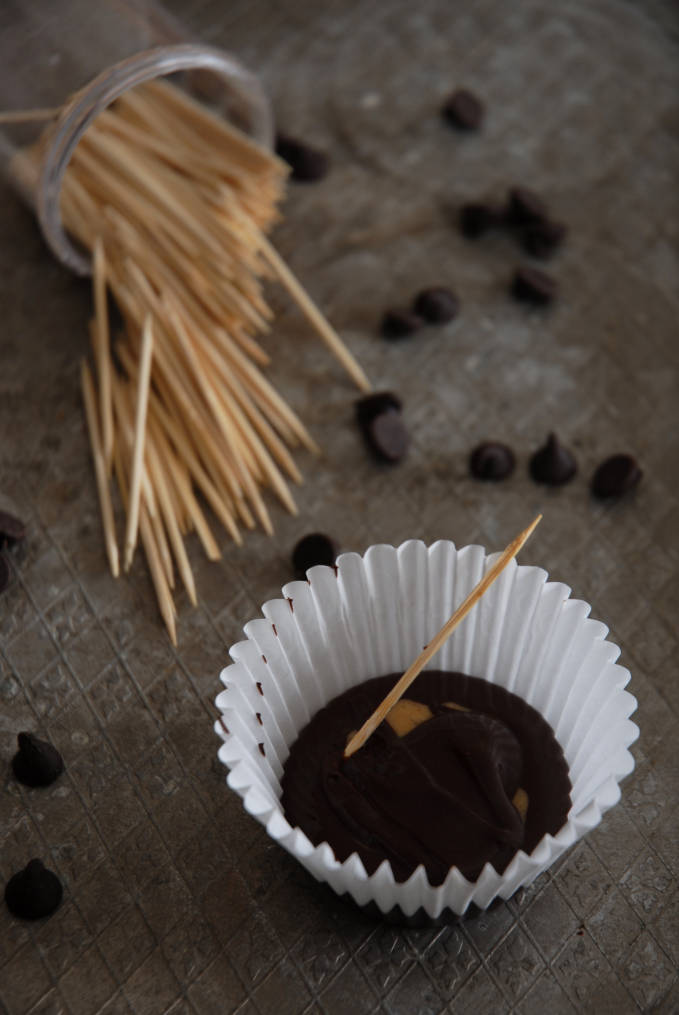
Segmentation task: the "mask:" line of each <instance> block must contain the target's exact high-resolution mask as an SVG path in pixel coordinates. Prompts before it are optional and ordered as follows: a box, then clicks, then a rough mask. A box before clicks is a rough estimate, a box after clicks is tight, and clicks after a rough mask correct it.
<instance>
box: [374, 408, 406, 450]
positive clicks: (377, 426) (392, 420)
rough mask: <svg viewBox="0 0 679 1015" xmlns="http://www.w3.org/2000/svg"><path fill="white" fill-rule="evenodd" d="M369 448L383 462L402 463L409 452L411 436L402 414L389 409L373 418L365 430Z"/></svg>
mask: <svg viewBox="0 0 679 1015" xmlns="http://www.w3.org/2000/svg"><path fill="white" fill-rule="evenodd" d="M363 432H364V435H365V438H366V441H367V443H368V446H369V447H370V448H371V450H372V451H373V453H374V454H375V455H376V456H377V457H378V458H379V459H381V460H382V461H383V462H390V463H396V462H400V461H401V460H402V459H403V458H404V457H405V454H406V452H407V450H408V445H409V444H410V434H409V433H408V430H407V429H406V426H405V423H404V422H403V418H402V416H401V413H400V412H396V410H394V409H387V411H386V412H380V413H379V414H378V415H377V416H373V418H372V419H371V420H370V422H369V423H368V424H367V425H366V426H365V428H364V431H363Z"/></svg>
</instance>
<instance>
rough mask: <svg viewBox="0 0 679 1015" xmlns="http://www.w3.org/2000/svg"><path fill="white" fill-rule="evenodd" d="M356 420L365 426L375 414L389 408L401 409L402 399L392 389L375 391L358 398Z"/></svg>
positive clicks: (377, 414)
mask: <svg viewBox="0 0 679 1015" xmlns="http://www.w3.org/2000/svg"><path fill="white" fill-rule="evenodd" d="M355 404H356V420H357V422H358V424H359V426H365V425H366V423H369V422H370V420H371V419H374V418H375V416H379V414H380V413H381V412H385V411H386V410H387V409H396V411H397V412H400V411H401V408H402V406H401V399H400V398H399V397H398V395H395V394H394V393H393V392H392V391H373V392H372V393H371V394H370V395H364V396H363V397H362V398H358V399H357V400H356V403H355Z"/></svg>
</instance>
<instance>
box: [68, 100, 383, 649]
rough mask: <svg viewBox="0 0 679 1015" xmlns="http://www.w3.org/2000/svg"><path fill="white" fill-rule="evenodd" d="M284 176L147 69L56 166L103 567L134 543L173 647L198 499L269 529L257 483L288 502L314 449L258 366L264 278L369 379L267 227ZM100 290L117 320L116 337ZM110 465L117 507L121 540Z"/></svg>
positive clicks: (228, 520)
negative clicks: (83, 305)
mask: <svg viewBox="0 0 679 1015" xmlns="http://www.w3.org/2000/svg"><path fill="white" fill-rule="evenodd" d="M286 176H287V166H286V165H285V163H283V162H281V161H280V160H279V159H278V158H277V157H276V156H275V155H273V154H272V153H271V152H269V151H267V150H265V149H263V148H262V147H260V146H259V145H257V144H256V143H255V142H254V141H252V140H251V139H250V138H248V137H247V136H246V135H244V134H242V133H240V132H239V131H238V130H237V129H235V128H234V127H232V126H231V125H229V124H228V123H226V122H225V121H223V120H222V119H221V118H220V117H218V116H216V115H214V114H212V113H211V112H210V111H208V110H207V109H206V108H205V107H203V106H202V105H200V104H198V103H196V102H195V101H194V100H193V99H191V98H190V97H189V96H187V95H186V94H185V93H184V92H182V91H181V90H180V89H178V88H177V87H175V86H174V85H171V84H169V83H167V82H163V81H154V82H150V83H147V84H144V85H141V86H139V87H138V88H136V89H134V90H133V91H130V92H128V93H126V94H125V95H123V96H122V97H121V98H119V99H118V100H117V101H116V103H115V105H114V106H112V107H111V108H109V109H107V110H106V111H105V112H103V113H102V114H101V115H100V116H99V117H98V118H97V120H96V121H95V122H94V124H93V125H92V126H91V127H90V129H89V130H88V131H87V133H86V134H85V135H84V136H83V138H82V139H81V141H80V143H79V144H78V146H77V148H76V150H75V152H74V155H73V158H72V161H71V164H70V165H69V168H68V170H67V171H66V174H65V177H64V182H63V192H62V205H61V209H62V217H63V221H64V225H65V227H66V228H67V229H68V231H69V232H70V233H71V234H72V235H73V236H74V237H75V238H76V239H77V240H78V241H79V242H80V243H81V244H83V245H84V246H85V247H87V248H88V249H89V250H90V251H91V253H92V259H93V293H94V318H93V320H92V322H91V340H92V349H93V362H94V370H93V371H92V370H90V368H89V366H88V365H87V363H86V362H85V361H83V363H82V388H83V397H84V402H85V410H86V415H87V422H88V429H89V435H90V441H91V445H92V452H93V457H94V463H95V469H96V478H97V488H98V493H99V499H100V505H101V513H102V520H103V529H104V536H105V541H106V550H107V554H108V559H109V563H110V568H111V571H112V573H113V574H114V575H118V574H119V571H120V568H121V566H122V567H123V568H124V569H125V570H127V569H129V567H130V565H131V563H132V559H133V555H134V552H135V548H136V546H137V541H138V540H141V543H142V544H143V548H144V551H145V554H146V558H147V561H148V566H149V569H150V573H151V577H152V580H153V584H154V586H155V591H156V595H157V599H158V606H159V609H160V612H161V614H162V617H163V619H164V621H165V624H166V625H167V629H168V631H169V634H170V637H171V639H172V641H173V643H175V644H176V639H177V634H176V608H175V603H174V599H173V590H174V589H175V583H176V581H177V580H179V581H181V583H182V584H183V585H184V587H185V588H186V591H187V594H188V597H189V599H190V601H191V602H192V603H193V604H195V603H196V587H195V581H194V576H193V572H192V569H191V564H190V561H189V556H188V554H187V551H186V547H185V543H184V537H185V536H186V535H187V533H189V532H191V531H195V532H196V533H197V535H198V537H199V539H200V542H201V543H202V546H203V548H204V550H205V553H206V554H207V557H208V558H209V559H210V560H215V559H217V558H218V557H219V556H220V546H219V542H218V539H217V538H216V537H215V535H214V532H213V529H212V527H211V524H210V520H209V516H208V514H206V512H205V510H204V505H209V508H210V509H211V512H212V515H213V516H214V518H216V519H217V520H218V521H219V522H220V523H221V525H223V527H224V528H225V529H226V530H227V532H228V533H229V535H230V537H231V539H233V540H234V542H235V543H238V544H239V543H241V541H242V534H241V529H242V528H244V529H252V528H254V527H255V526H256V525H257V524H259V525H260V526H261V527H262V528H263V529H264V531H265V532H267V533H271V532H272V531H273V527H272V523H271V517H270V514H269V511H268V509H267V505H266V502H265V497H264V495H263V494H264V491H265V489H267V488H268V489H269V490H270V491H272V492H273V493H274V494H275V495H276V496H277V497H278V499H279V500H280V501H281V502H282V504H283V505H284V506H285V508H286V509H287V510H288V511H290V512H292V513H293V514H294V513H296V511H297V508H296V505H295V501H294V499H293V497H292V494H291V492H290V488H289V485H288V484H289V482H290V481H292V482H293V483H299V482H301V478H302V477H301V474H300V471H299V469H298V468H297V465H296V464H295V461H294V460H293V457H292V454H291V450H293V449H295V448H298V447H300V446H301V447H303V448H306V449H308V450H309V451H310V452H314V453H315V452H317V451H318V448H317V446H316V444H315V442H314V440H313V439H312V437H311V435H310V434H309V432H308V431H307V429H306V427H305V426H304V424H303V423H302V422H301V420H300V419H299V418H298V416H297V415H296V414H295V413H294V412H293V410H292V409H291V408H290V406H289V405H288V404H287V403H286V401H285V400H284V399H283V398H282V396H281V395H280V394H279V392H278V391H277V390H276V389H275V387H274V386H273V385H272V384H271V383H270V382H269V381H268V380H267V379H266V377H265V375H264V373H263V370H262V368H263V367H265V366H266V364H267V363H268V362H269V356H268V355H267V353H266V352H265V351H264V349H263V348H262V346H261V345H260V344H259V342H258V341H257V337H256V336H257V335H258V334H261V333H264V332H266V331H267V330H268V329H269V327H270V326H271V321H272V312H271V310H270V308H269V306H268V305H267V302H266V300H265V298H264V294H263V284H264V282H265V280H267V279H276V280H278V281H279V282H281V283H282V284H283V285H284V286H285V288H286V289H287V290H288V292H289V293H290V295H291V296H292V297H293V298H294V299H295V301H296V302H297V303H298V305H299V306H300V308H301V309H302V311H303V313H304V315H305V316H306V318H307V320H308V322H309V323H310V324H311V325H312V326H313V327H314V328H315V330H316V332H317V333H318V334H319V336H320V337H321V338H322V339H323V341H324V342H325V343H326V344H327V345H328V347H329V348H330V350H331V351H332V352H333V354H334V355H335V356H336V357H337V359H338V360H339V361H340V363H341V364H342V365H343V366H344V367H345V369H346V370H347V371H348V373H349V375H350V376H351V377H352V378H353V380H354V381H355V383H356V384H357V385H358V387H359V388H360V389H361V390H363V391H367V390H369V384H368V381H367V379H366V377H365V374H364V373H363V371H362V370H361V368H360V366H359V365H358V364H357V362H356V361H355V359H354V358H353V357H352V355H351V354H350V353H349V351H348V350H347V348H346V347H345V346H344V344H343V343H342V341H341V340H340V338H339V336H338V335H337V334H336V332H335V331H334V330H333V329H332V327H331V326H330V325H329V323H328V322H327V320H326V319H325V318H324V317H323V315H322V314H321V313H320V311H319V310H318V308H317V307H316V306H315V305H314V304H313V303H312V301H311V300H310V298H309V296H308V295H307V294H306V293H305V291H304V290H303V289H302V287H301V286H300V284H299V283H298V282H297V281H296V279H295V278H294V276H293V275H292V274H291V272H290V270H289V269H288V268H287V266H286V265H285V263H284V262H283V261H282V259H281V258H280V256H279V255H278V254H277V252H276V251H275V250H274V248H273V246H272V245H271V243H270V241H269V240H268V239H267V235H266V234H267V232H268V231H269V230H270V228H271V226H272V225H273V223H274V222H275V221H276V219H277V218H278V211H277V206H278V204H279V202H280V200H281V198H282V196H283V194H284V188H285V182H286ZM110 297H112V298H113V300H114V301H115V304H116V305H117V308H118V309H119V311H120V314H121V315H122V318H123V324H124V327H123V330H122V333H121V334H119V335H115V336H112V335H111V325H110V320H111V317H110V313H109V310H110V308H109V302H108V301H109V298H110ZM284 354H285V355H288V356H291V355H292V356H294V350H293V349H287V350H286V351H285V353H284ZM112 477H115V481H116V482H117V487H118V492H119V496H120V498H121V500H122V503H123V505H124V508H125V514H126V526H125V532H124V535H123V534H122V533H121V537H122V538H121V540H120V543H119V541H118V536H117V533H116V529H115V523H114V511H113V504H112V492H111V487H112ZM119 547H120V550H119ZM175 572H176V575H177V577H176V575H175Z"/></svg>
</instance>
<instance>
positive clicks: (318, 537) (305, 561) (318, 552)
mask: <svg viewBox="0 0 679 1015" xmlns="http://www.w3.org/2000/svg"><path fill="white" fill-rule="evenodd" d="M336 557H337V545H336V543H335V541H334V540H333V539H331V538H330V536H326V535H325V533H324V532H310V533H309V534H308V535H306V536H302V538H301V539H300V540H299V541H298V542H297V543H296V545H295V548H294V549H293V551H292V566H293V568H294V570H295V574H296V575H297V576H298V577H299V578H304V577H305V576H306V573H307V571H308V570H309V568H310V567H315V565H316V564H327V565H328V567H332V566H333V564H334V563H335V558H336Z"/></svg>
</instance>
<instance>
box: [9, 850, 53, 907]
mask: <svg viewBox="0 0 679 1015" xmlns="http://www.w3.org/2000/svg"><path fill="white" fill-rule="evenodd" d="M62 895H63V888H62V887H61V881H60V880H59V878H58V877H57V876H56V874H54V873H53V872H52V871H51V870H47V868H46V867H45V866H44V864H43V862H42V860H37V859H35V860H31V861H29V863H28V864H27V866H26V867H25V868H24V869H23V870H22V871H19V872H18V874H15V875H14V876H13V877H11V878H10V879H9V881H8V882H7V884H6V885H5V902H6V903H7V908H8V909H9V911H10V913H12V915H13V916H19V917H21V918H22V919H23V920H39V919H40V917H43V916H50V915H51V914H52V913H53V912H54V911H55V909H57V908H58V907H59V903H60V902H61V898H62Z"/></svg>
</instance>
